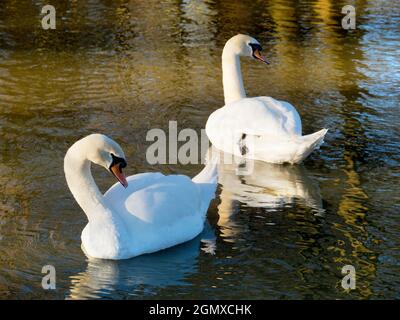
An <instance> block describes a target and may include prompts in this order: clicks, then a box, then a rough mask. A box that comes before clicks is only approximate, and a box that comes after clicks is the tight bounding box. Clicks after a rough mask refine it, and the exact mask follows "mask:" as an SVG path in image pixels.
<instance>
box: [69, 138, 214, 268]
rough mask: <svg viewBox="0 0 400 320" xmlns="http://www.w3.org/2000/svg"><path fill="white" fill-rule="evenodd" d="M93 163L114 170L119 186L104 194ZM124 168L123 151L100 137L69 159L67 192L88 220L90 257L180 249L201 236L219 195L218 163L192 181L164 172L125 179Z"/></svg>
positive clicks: (76, 148)
mask: <svg viewBox="0 0 400 320" xmlns="http://www.w3.org/2000/svg"><path fill="white" fill-rule="evenodd" d="M92 162H93V163H95V164H98V165H100V166H102V167H104V168H106V169H107V170H109V171H111V173H112V174H113V175H114V176H115V177H116V178H117V179H118V181H119V182H120V183H116V184H114V185H113V186H112V187H111V188H110V189H109V190H108V191H107V192H106V193H105V194H104V195H102V194H101V193H100V191H99V189H98V187H97V185H96V183H95V181H94V179H93V176H92V174H91V171H90V168H91V163H92ZM125 167H126V160H125V155H124V152H123V151H122V149H121V147H120V146H119V145H118V144H117V143H116V142H115V141H113V140H111V139H110V138H108V137H107V136H105V135H101V134H92V135H89V136H87V137H85V138H83V139H81V140H79V141H77V142H76V143H75V144H73V145H72V146H71V147H70V148H69V150H68V151H67V154H66V155H65V159H64V171H65V177H66V180H67V184H68V187H69V189H70V190H71V192H72V194H73V196H74V198H75V200H76V201H77V202H78V204H79V205H80V207H81V208H82V210H83V211H84V212H85V213H86V215H87V218H88V220H89V221H88V224H87V225H86V227H85V228H84V230H83V231H82V236H81V239H82V248H83V251H84V252H85V253H86V255H88V256H89V257H92V258H101V259H113V260H117V259H127V258H132V257H135V256H138V255H142V254H145V253H152V252H156V251H159V250H162V249H165V248H168V247H172V246H175V245H177V244H180V243H183V242H186V241H189V240H191V239H193V238H195V237H196V236H197V235H198V234H200V232H201V231H202V230H203V227H204V222H205V219H206V213H207V209H208V206H209V204H210V201H211V200H212V199H213V198H214V196H215V190H216V185H217V166H216V164H213V163H211V162H209V163H208V164H207V165H206V166H205V167H204V169H203V170H202V171H201V172H200V173H199V174H198V175H197V176H196V177H194V178H193V179H190V178H189V177H187V176H184V175H168V176H165V175H163V174H162V173H159V172H149V173H140V174H135V175H133V176H130V177H128V178H125V176H124V174H123V173H122V169H123V168H125Z"/></svg>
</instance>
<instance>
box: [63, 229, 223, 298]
mask: <svg viewBox="0 0 400 320" xmlns="http://www.w3.org/2000/svg"><path fill="white" fill-rule="evenodd" d="M215 240H216V238H215V231H214V229H212V228H211V226H210V225H209V224H208V223H206V225H205V228H204V230H203V232H202V233H201V234H200V235H199V236H197V237H196V238H195V239H193V240H191V241H189V242H186V243H183V244H180V245H178V246H176V247H172V248H169V249H166V250H163V251H159V252H156V253H153V254H146V255H142V256H138V257H135V258H132V259H128V260H101V259H91V258H88V265H87V268H86V271H84V272H81V273H78V274H77V275H75V276H72V277H71V288H70V293H69V295H68V296H67V299H96V298H103V299H104V298H105V299H107V298H108V297H110V298H111V297H112V299H118V298H123V297H125V296H126V294H127V293H128V294H129V295H132V296H138V297H143V296H151V295H152V294H155V291H156V290H157V289H161V288H165V287H168V286H184V285H188V284H189V283H188V282H187V281H186V278H187V277H189V276H190V275H192V274H194V273H196V272H197V264H198V257H199V254H200V251H203V252H205V253H206V254H214V252H215ZM119 294H120V296H119Z"/></svg>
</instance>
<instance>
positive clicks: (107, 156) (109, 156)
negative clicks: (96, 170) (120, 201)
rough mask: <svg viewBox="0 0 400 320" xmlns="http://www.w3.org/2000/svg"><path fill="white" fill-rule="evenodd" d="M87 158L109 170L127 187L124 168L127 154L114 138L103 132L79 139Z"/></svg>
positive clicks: (80, 146) (79, 144)
mask: <svg viewBox="0 0 400 320" xmlns="http://www.w3.org/2000/svg"><path fill="white" fill-rule="evenodd" d="M78 146H79V149H81V150H82V151H83V152H85V153H86V159H87V160H89V161H91V162H93V163H95V164H97V165H99V166H102V167H104V168H105V169H107V170H109V171H110V172H111V173H112V174H113V175H114V176H115V177H116V178H117V180H118V181H119V182H120V183H121V184H122V185H123V186H124V187H125V188H126V187H128V182H127V181H126V178H125V175H124V173H123V172H122V169H123V168H125V167H126V160H125V154H124V152H123V151H122V148H121V147H120V146H119V144H118V143H116V142H115V141H114V140H112V139H110V138H109V137H107V136H105V135H103V134H97V133H95V134H91V135H89V136H87V137H85V138H83V139H81V140H80V141H78Z"/></svg>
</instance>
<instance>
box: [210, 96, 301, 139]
mask: <svg viewBox="0 0 400 320" xmlns="http://www.w3.org/2000/svg"><path fill="white" fill-rule="evenodd" d="M221 130H222V131H224V133H225V134H231V135H237V134H243V133H244V134H251V135H268V136H271V137H272V136H274V137H277V138H282V137H283V136H289V135H301V120H300V116H299V114H298V113H297V111H296V109H295V108H294V107H293V106H292V105H291V104H289V103H287V102H284V101H278V100H275V99H273V98H271V97H254V98H244V99H241V100H238V101H235V102H233V103H230V104H227V105H225V106H224V107H222V108H220V109H218V110H216V111H214V112H213V113H212V114H211V115H210V117H209V119H208V121H207V124H206V131H207V134H208V135H209V137H211V138H221V137H222V136H223V134H222V133H221ZM235 131H237V132H235Z"/></svg>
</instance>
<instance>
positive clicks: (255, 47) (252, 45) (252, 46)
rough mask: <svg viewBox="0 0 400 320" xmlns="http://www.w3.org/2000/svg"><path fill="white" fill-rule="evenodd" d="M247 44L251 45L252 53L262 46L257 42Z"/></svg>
mask: <svg viewBox="0 0 400 320" xmlns="http://www.w3.org/2000/svg"><path fill="white" fill-rule="evenodd" d="M249 46H250V47H251V50H253V53H254V52H255V51H257V50H258V51H262V47H261V45H259V44H258V43H249Z"/></svg>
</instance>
